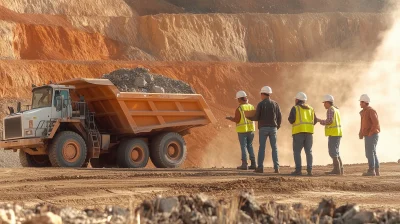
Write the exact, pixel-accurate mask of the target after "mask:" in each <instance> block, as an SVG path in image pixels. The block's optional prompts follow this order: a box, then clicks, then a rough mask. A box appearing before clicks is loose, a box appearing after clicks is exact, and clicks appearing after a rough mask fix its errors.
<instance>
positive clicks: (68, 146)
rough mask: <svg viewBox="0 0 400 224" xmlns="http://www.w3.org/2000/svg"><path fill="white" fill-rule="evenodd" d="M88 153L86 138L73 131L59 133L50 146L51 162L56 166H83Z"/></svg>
mask: <svg viewBox="0 0 400 224" xmlns="http://www.w3.org/2000/svg"><path fill="white" fill-rule="evenodd" d="M86 155H87V148H86V143H85V140H83V138H82V137H81V136H80V135H79V134H77V133H75V132H72V131H63V132H60V133H58V134H57V135H56V137H55V138H54V139H53V141H52V143H51V144H50V148H49V158H50V162H51V165H53V166H54V167H82V165H83V164H84V163H85V160H86Z"/></svg>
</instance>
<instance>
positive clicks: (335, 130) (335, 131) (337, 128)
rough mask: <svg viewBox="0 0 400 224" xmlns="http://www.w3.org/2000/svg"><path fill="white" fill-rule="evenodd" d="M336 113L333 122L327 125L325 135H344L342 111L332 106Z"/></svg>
mask: <svg viewBox="0 0 400 224" xmlns="http://www.w3.org/2000/svg"><path fill="white" fill-rule="evenodd" d="M331 108H333V111H334V114H333V122H332V124H330V125H327V126H325V136H342V126H341V123H340V112H339V110H338V109H337V108H335V107H334V106H332V107H331Z"/></svg>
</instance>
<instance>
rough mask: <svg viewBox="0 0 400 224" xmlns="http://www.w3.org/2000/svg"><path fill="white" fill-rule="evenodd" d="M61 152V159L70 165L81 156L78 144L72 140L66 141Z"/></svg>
mask: <svg viewBox="0 0 400 224" xmlns="http://www.w3.org/2000/svg"><path fill="white" fill-rule="evenodd" d="M62 152H63V153H62V154H63V158H64V159H65V160H66V161H68V162H70V163H72V162H75V161H77V160H78V159H79V157H80V155H81V149H80V147H79V144H78V142H76V141H74V140H69V141H67V142H66V143H65V144H64V147H63V150H62Z"/></svg>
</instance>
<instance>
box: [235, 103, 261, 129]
mask: <svg viewBox="0 0 400 224" xmlns="http://www.w3.org/2000/svg"><path fill="white" fill-rule="evenodd" d="M238 109H239V112H240V121H239V123H237V124H236V131H237V132H238V133H246V132H251V131H255V130H256V129H255V125H254V121H251V120H249V119H247V118H246V116H245V114H244V112H245V111H251V110H254V106H253V105H251V104H249V103H247V104H242V105H240V106H239V108H238Z"/></svg>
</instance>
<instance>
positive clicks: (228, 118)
mask: <svg viewBox="0 0 400 224" xmlns="http://www.w3.org/2000/svg"><path fill="white" fill-rule="evenodd" d="M225 119H227V120H230V121H231V120H232V119H233V117H231V116H229V117H225Z"/></svg>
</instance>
